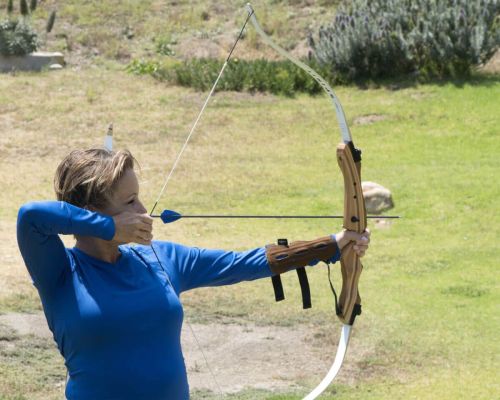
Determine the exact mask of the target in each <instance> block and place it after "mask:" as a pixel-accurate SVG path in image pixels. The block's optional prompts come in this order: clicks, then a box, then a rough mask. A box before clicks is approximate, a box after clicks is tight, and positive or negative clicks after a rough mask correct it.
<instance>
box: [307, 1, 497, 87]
mask: <svg viewBox="0 0 500 400" xmlns="http://www.w3.org/2000/svg"><path fill="white" fill-rule="evenodd" d="M499 12H500V2H499V1H498V0H352V1H345V2H344V4H343V5H341V6H340V8H339V11H338V12H337V14H336V16H335V19H334V21H333V22H332V23H331V24H329V25H328V26H326V27H321V28H320V29H319V35H318V38H317V41H315V40H313V39H312V38H311V40H310V44H311V47H312V48H313V49H314V57H315V58H316V60H317V61H318V62H319V63H320V64H321V65H323V66H325V67H328V68H329V69H330V73H331V74H333V75H334V76H336V77H337V79H341V80H348V81H351V80H358V79H367V78H368V79H376V78H385V77H396V76H402V75H408V74H415V75H419V76H420V77H422V78H431V77H449V76H466V75H469V74H470V73H471V71H472V68H473V67H474V66H477V65H480V64H483V63H485V62H486V61H487V60H489V59H490V58H491V57H492V56H493V54H494V53H495V51H496V50H497V49H498V47H499V43H500V28H499V25H500V23H499Z"/></svg>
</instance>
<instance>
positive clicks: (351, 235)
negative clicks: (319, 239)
mask: <svg viewBox="0 0 500 400" xmlns="http://www.w3.org/2000/svg"><path fill="white" fill-rule="evenodd" d="M370 235H371V233H370V231H369V230H368V229H366V230H365V231H364V232H363V233H358V232H354V231H348V230H346V229H344V230H343V231H342V232H339V233H337V234H336V235H335V238H336V239H337V245H338V246H339V249H340V251H342V249H343V248H344V247H345V246H346V245H347V244H348V243H350V242H355V243H354V246H353V247H352V248H353V250H354V251H355V252H356V254H357V255H358V256H359V257H363V256H364V255H365V253H366V250H368V246H369V244H370Z"/></svg>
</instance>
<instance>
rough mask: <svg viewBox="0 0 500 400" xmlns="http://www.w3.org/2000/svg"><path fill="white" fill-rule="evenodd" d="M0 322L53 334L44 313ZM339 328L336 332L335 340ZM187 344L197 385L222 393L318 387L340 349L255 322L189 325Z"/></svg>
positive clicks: (353, 353) (299, 330) (355, 350)
mask: <svg viewBox="0 0 500 400" xmlns="http://www.w3.org/2000/svg"><path fill="white" fill-rule="evenodd" d="M0 324H3V325H7V326H8V327H10V328H13V329H15V330H16V331H17V333H18V334H19V335H35V336H37V337H40V338H44V339H51V338H52V334H51V332H50V331H49V329H48V327H47V323H46V321H45V317H44V315H43V313H41V312H40V313H35V314H26V313H6V314H3V315H0ZM193 331H194V332H195V334H194V335H195V336H196V337H195V336H194V335H193V333H192V332H193ZM339 332H340V324H339ZM339 332H333V333H332V335H333V336H334V337H335V341H336V340H337V337H338V335H339ZM198 343H199V344H198ZM182 346H183V350H184V357H185V360H186V366H187V369H188V376H189V382H190V387H191V390H210V391H213V392H219V389H218V387H217V386H219V387H220V390H222V392H224V393H232V392H238V391H240V390H242V389H245V388H252V389H266V390H293V389H304V386H306V387H310V388H311V389H312V387H313V386H314V385H315V384H317V383H319V381H320V380H321V379H322V377H323V376H324V375H325V374H326V372H327V370H328V369H329V367H330V365H331V362H333V358H334V356H335V351H336V348H334V347H332V348H325V347H324V346H318V342H317V340H314V339H312V340H311V330H310V329H308V327H306V326H299V327H296V326H294V327H293V328H288V327H286V328H285V327H276V326H272V327H269V326H264V327H263V326H254V325H251V324H247V325H237V324H207V325H205V324H192V325H191V327H189V325H188V324H184V328H183V332H182ZM200 347H201V349H202V350H200ZM54 348H55V344H54ZM364 351H366V349H364V350H363V349H362V348H361V347H359V346H356V345H353V346H352V348H350V349H349V351H348V357H347V359H346V363H345V365H344V368H343V370H342V372H341V375H340V381H343V382H344V383H347V382H348V381H349V380H351V379H352V375H351V374H352V372H353V367H354V362H353V361H355V360H356V359H358V360H359V358H360V357H362V354H361V353H363V352H364ZM205 357H206V359H207V361H208V365H209V367H210V369H211V371H212V373H213V375H215V377H216V381H214V378H213V377H212V373H211V372H210V370H209V367H207V362H205ZM61 362H62V359H61ZM349 377H350V378H349ZM62 384H63V383H62V382H61V384H60V385H62Z"/></svg>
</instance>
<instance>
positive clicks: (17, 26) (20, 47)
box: [0, 20, 38, 56]
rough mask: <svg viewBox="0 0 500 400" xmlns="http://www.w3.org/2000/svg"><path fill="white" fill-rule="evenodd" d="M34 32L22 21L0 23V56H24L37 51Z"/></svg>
mask: <svg viewBox="0 0 500 400" xmlns="http://www.w3.org/2000/svg"><path fill="white" fill-rule="evenodd" d="M37 46H38V37H37V34H36V32H35V31H34V30H33V29H31V27H30V26H29V25H28V24H26V23H24V21H8V20H6V21H2V22H0V54H2V55H7V56H11V55H12V56H14V55H16V56H17V55H24V54H28V53H31V52H33V51H35V50H36V49H37Z"/></svg>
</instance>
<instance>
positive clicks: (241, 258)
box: [174, 244, 272, 292]
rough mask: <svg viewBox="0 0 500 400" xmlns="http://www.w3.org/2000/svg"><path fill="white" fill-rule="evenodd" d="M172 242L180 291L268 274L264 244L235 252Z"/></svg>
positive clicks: (257, 277) (248, 279)
mask: <svg viewBox="0 0 500 400" xmlns="http://www.w3.org/2000/svg"><path fill="white" fill-rule="evenodd" d="M174 246H175V262H176V264H177V268H178V273H179V283H180V286H181V287H180V291H181V292H183V291H186V290H190V289H194V288H197V287H204V286H222V285H231V284H234V283H238V282H242V281H251V280H255V279H259V278H266V277H269V276H271V275H272V272H271V270H270V269H269V264H268V262H267V258H266V249H265V247H259V248H256V249H252V250H248V251H243V252H236V251H225V250H213V249H200V248H197V247H187V246H183V245H180V244H174Z"/></svg>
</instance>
